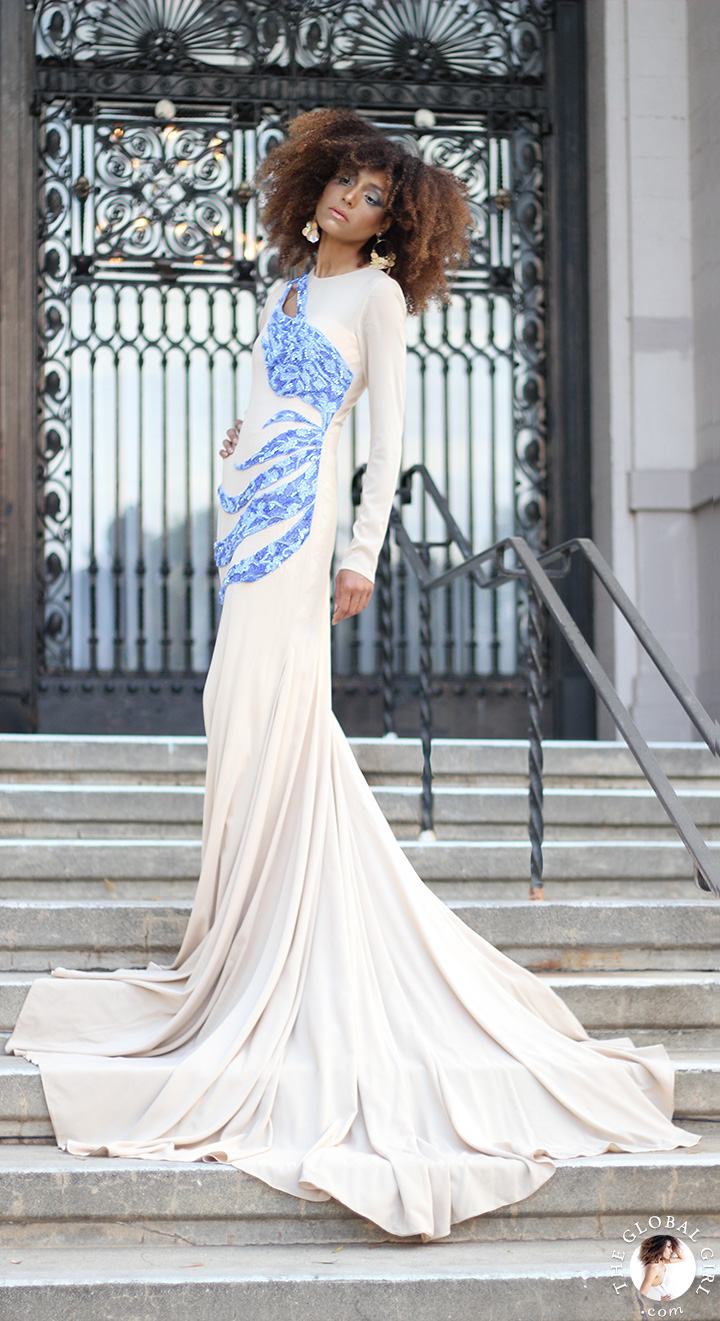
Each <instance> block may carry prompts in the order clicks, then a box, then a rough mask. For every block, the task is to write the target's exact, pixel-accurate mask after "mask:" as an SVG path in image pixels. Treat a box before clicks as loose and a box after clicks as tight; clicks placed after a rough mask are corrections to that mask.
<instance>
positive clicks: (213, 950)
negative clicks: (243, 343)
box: [7, 267, 699, 1237]
mask: <svg viewBox="0 0 720 1321" xmlns="http://www.w3.org/2000/svg"><path fill="white" fill-rule="evenodd" d="M286 287H287V286H286V285H285V284H284V283H278V284H276V285H274V286H273V288H272V289H271V291H270V296H269V298H268V302H267V305H266V307H265V310H264V313H263V317H262V320H261V325H260V334H259V336H258V340H257V342H256V344H255V347H254V351H253V361H254V366H253V388H252V394H251V399H250V402H249V405H248V408H247V410H246V414H245V420H244V424H243V427H242V430H241V433H240V438H239V443H238V447H237V449H236V451H235V454H234V455H232V456H231V457H230V458H228V459H226V460H225V462H224V474H223V485H222V486H221V488H220V498H221V509H220V512H219V519H218V541H217V544H216V557H217V561H218V565H219V568H220V576H221V580H222V590H223V592H225V589H227V590H226V594H225V597H224V604H223V609H222V614H221V619H220V625H219V630H218V636H217V642H216V646H215V651H214V654H213V659H212V664H211V666H210V671H209V673H208V677H207V683H206V687H205V695H204V711H205V723H206V730H207V739H208V764H207V781H206V795H205V808H204V820H203V857H202V868H201V873H200V878H199V883H198V889H197V896H196V899H195V903H194V907H193V910H192V913H191V916H190V920H189V923H188V927H187V932H186V935H185V938H184V940H183V943H182V948H181V950H180V952H179V954H178V956H177V959H176V960H175V962H174V963H173V964H172V966H170V967H161V966H160V965H158V964H156V963H150V964H149V966H148V967H147V968H143V969H140V970H130V971H128V970H121V971H118V972H96V973H94V972H77V971H70V970H68V969H64V968H58V969H56V970H55V971H54V972H53V974H52V976H51V977H44V978H40V979H39V980H37V981H36V982H35V983H34V984H33V986H32V989H31V990H30V992H29V994H28V997H27V999H26V1002H25V1005H24V1007H23V1010H22V1012H21V1014H20V1018H19V1021H18V1023H17V1026H16V1028H15V1031H14V1033H13V1035H12V1037H11V1039H10V1041H9V1043H8V1046H7V1050H9V1051H10V1052H14V1053H16V1054H18V1055H24V1056H26V1057H27V1058H28V1059H29V1060H32V1061H34V1062H35V1063H37V1064H38V1065H39V1066H40V1070H41V1074H42V1082H43V1086H44V1089H45V1094H46V1097H47V1103H48V1108H49V1111H50V1115H51V1118H52V1122H53V1126H54V1130H55V1134H56V1137H57V1141H58V1143H59V1145H60V1146H61V1147H63V1148H65V1149H66V1150H67V1151H69V1152H72V1153H74V1154H76V1155H83V1156H88V1155H92V1154H100V1155H106V1154H109V1155H111V1156H123V1157H142V1158H146V1159H148V1160H158V1159H159V1160H169V1161H196V1160H217V1161H226V1162H230V1163H231V1164H233V1165H235V1166H236V1167H237V1168H238V1169H240V1170H244V1171H246V1172H247V1173H248V1174H251V1175H254V1176H256V1177H257V1178H259V1179H262V1180H264V1181H265V1182H266V1183H268V1184H270V1185H272V1186H273V1187H275V1188H279V1189H282V1190H284V1191H285V1192H287V1193H292V1194H294V1195H296V1196H297V1197H302V1198H307V1199H311V1200H323V1199H327V1198H329V1197H334V1198H337V1200H338V1201H340V1202H342V1203H344V1204H345V1205H346V1206H348V1207H351V1208H352V1209H353V1210H354V1211H356V1212H358V1213H359V1214H361V1215H363V1216H366V1217H368V1218H369V1219H370V1220H372V1221H375V1222H376V1223H377V1224H378V1225H380V1226H382V1227H383V1228H384V1229H385V1230H387V1231H389V1232H390V1233H392V1234H394V1235H416V1234H421V1235H425V1236H428V1237H441V1236H443V1235H445V1234H447V1233H448V1232H449V1230H450V1227H451V1225H452V1224H454V1223H455V1222H457V1221H461V1220H464V1219H466V1218H467V1217H469V1216H474V1215H478V1214H480V1213H481V1212H487V1211H492V1210H493V1209H495V1208H497V1207H501V1206H505V1205H508V1204H511V1203H514V1202H517V1201H519V1200H521V1199H522V1198H525V1197H527V1196H529V1194H531V1193H532V1192H534V1191H535V1189H537V1188H539V1187H540V1186H541V1184H543V1183H544V1182H545V1181H546V1180H547V1179H549V1178H550V1177H551V1175H552V1174H553V1171H554V1168H555V1167H554V1165H553V1158H554V1157H556V1158H559V1157H576V1156H582V1155H588V1156H590V1155H593V1156H594V1155H597V1154H598V1153H600V1152H604V1151H618V1150H620V1151H631V1152H645V1151H654V1150H668V1149H671V1148H674V1147H678V1146H681V1147H682V1146H692V1145H694V1144H695V1143H696V1142H697V1141H698V1140H699V1138H698V1135H697V1134H694V1133H691V1132H688V1131H686V1130H685V1129H683V1128H679V1127H677V1126H675V1125H674V1124H673V1123H672V1118H671V1117H672V1113H673V1089H674V1066H673V1064H672V1062H671V1060H670V1059H669V1057H668V1054H667V1052H666V1050H665V1048H664V1046H662V1045H660V1044H657V1045H650V1046H641V1047H638V1046H635V1045H633V1043H632V1041H631V1040H630V1039H629V1038H626V1037H624V1038H622V1039H614V1040H608V1041H598V1040H593V1039H591V1038H590V1037H589V1036H588V1034H587V1032H586V1031H585V1029H584V1028H583V1026H582V1024H581V1023H580V1022H579V1020H578V1019H577V1018H576V1017H575V1016H574V1014H572V1013H571V1011H570V1010H569V1009H568V1008H567V1007H566V1006H565V1004H564V1003H563V1001H562V1000H561V999H560V998H559V996H558V995H556V994H555V992H554V991H553V990H552V989H551V988H550V987H549V986H548V985H547V984H546V983H545V982H543V981H541V980H540V979H539V978H537V977H535V976H534V975H533V974H532V973H530V972H529V971H527V970H526V969H524V968H522V967H521V966H520V965H519V964H517V963H515V962H514V961H513V960H512V959H509V958H508V957H507V956H505V955H504V954H502V953H500V952H499V951H498V950H496V949H495V948H494V947H493V946H492V945H491V944H489V943H488V942H487V941H485V940H484V939H483V938H482V937H481V936H479V935H476V934H474V933H473V932H472V931H470V930H469V929H468V928H467V927H466V926H465V925H464V924H463V923H462V922H461V921H460V920H459V919H458V918H457V917H455V916H454V915H453V914H452V913H451V912H450V911H449V909H448V908H447V907H445V905H444V904H443V903H442V902H441V901H440V900H439V899H438V898H437V897H436V896H435V895H433V894H432V893H431V891H430V890H428V889H427V888H426V887H425V885H424V884H423V882H422V881H421V880H420V879H419V877H418V876H417V875H416V873H415V872H414V870H413V868H412V867H411V865H410V863H409V862H408V861H407V860H406V858H405V857H404V855H403V853H402V850H401V848H400V846H399V845H398V843H397V842H396V840H395V838H394V836H393V834H392V831H391V829H390V827H389V825H388V824H387V822H386V821H385V819H384V817H383V815H382V812H381V811H380V808H379V807H378V806H377V804H376V803H375V801H374V798H373V795H372V792H371V790H370V788H369V787H368V786H367V784H366V782H365V780H364V778H363V776H362V774H361V772H360V770H359V769H358V766H357V764H356V762H355V759H354V757H353V754H352V751H351V749H350V747H349V745H348V743H347V741H346V739H345V737H344V735H343V733H342V731H341V729H340V727H339V725H338V723H337V721H336V720H335V718H334V716H333V714H332V710H331V685H330V610H329V571H330V565H331V557H332V552H333V547H334V542H335V531H336V476H335V454H336V449H337V443H338V436H339V434H340V429H341V427H342V424H343V421H344V419H345V417H346V416H347V414H348V412H349V410H350V409H351V407H352V406H353V404H354V403H355V401H356V399H357V398H358V396H359V395H360V394H361V393H362V391H363V390H364V389H365V387H366V386H367V387H368V388H369V402H370V418H371V450H370V458H369V463H368V468H367V472H366V476H365V483H364V490H363V498H362V503H361V506H360V509H359V512H358V517H357V520H356V523H355V527H354V529H353V540H352V542H351V545H350V548H349V550H348V551H347V553H346V555H345V556H344V558H343V560H342V567H345V568H352V569H355V570H357V571H358V572H360V573H362V574H364V575H365V576H366V577H368V578H369V579H371V580H372V579H373V577H374V573H375V566H376V562H377V557H378V553H379V550H380V547H381V545H382V542H383V538H384V534H385V530H386V527H387V521H388V517H389V511H390V506H391V502H392V497H393V492H394V489H395V484H396V479H397V474H398V469H399V464H400V445H401V432H402V415H403V406H404V391H405V307H404V302H403V298H402V295H401V292H400V288H399V286H398V284H397V283H396V282H395V281H394V280H393V279H391V278H390V277H389V276H387V275H386V274H384V273H383V272H382V271H378V270H376V269H373V268H372V267H366V268H363V269H361V270H357V271H352V272H349V273H347V274H344V275H337V276H333V277H329V278H322V279H321V278H318V277H317V276H316V275H315V274H314V272H311V273H310V274H309V275H306V276H303V277H302V278H301V279H300V280H299V282H298V284H297V292H298V308H297V315H296V316H295V317H293V318H291V317H289V316H288V315H287V314H286V313H285V311H284V310H283V307H282V301H283V298H284V291H285V289H286Z"/></svg>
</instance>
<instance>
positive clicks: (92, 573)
mask: <svg viewBox="0 0 720 1321" xmlns="http://www.w3.org/2000/svg"><path fill="white" fill-rule="evenodd" d="M95 300H96V291H95V290H94V289H93V292H92V297H91V300H90V309H91V311H90V317H91V325H92V326H93V327H94V326H95ZM89 376H90V414H89V420H90V560H89V563H88V588H89V593H90V601H89V607H90V619H89V625H90V636H89V639H88V643H89V647H90V657H89V659H90V665H89V669H90V673H91V674H97V671H98V618H97V580H98V572H99V566H98V560H97V546H96V540H95V538H96V531H97V527H96V524H97V508H96V502H95V440H96V427H95V388H94V387H95V349H92V351H91V353H90V372H89Z"/></svg>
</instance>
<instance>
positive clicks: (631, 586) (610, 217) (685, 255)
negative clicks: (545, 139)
mask: <svg viewBox="0 0 720 1321" xmlns="http://www.w3.org/2000/svg"><path fill="white" fill-rule="evenodd" d="M689 8H690V9H692V3H691V4H690V6H689ZM687 17H688V6H687V4H686V0H588V46H589V59H588V84H589V96H588V113H589V144H590V147H589V155H590V169H589V180H590V206H589V212H590V253H591V281H590V287H591V358H592V366H591V382H592V399H593V407H592V426H593V464H594V471H593V525H594V528H595V534H596V539H597V541H598V544H599V546H600V549H601V550H602V551H603V553H604V554H605V555H606V557H607V558H608V559H609V560H610V563H611V564H612V566H613V568H614V570H615V572H616V574H617V576H618V578H619V579H620V580H621V582H622V583H623V585H624V587H625V588H626V590H627V591H628V593H629V595H630V596H631V597H632V599H633V600H634V601H635V602H636V604H637V606H638V608H639V609H640V612H641V614H642V615H643V616H644V617H645V619H646V620H647V622H648V624H649V625H650V627H651V629H652V630H653V632H654V633H655V634H656V636H657V637H658V639H659V640H660V642H661V643H662V644H663V646H664V647H665V648H666V650H667V651H668V653H669V654H670V656H671V658H672V659H673V660H674V661H675V663H676V665H677V666H678V668H679V669H680V671H681V672H682V673H683V675H684V676H685V678H686V679H687V680H688V681H689V682H690V684H691V685H696V684H697V680H698V660H699V655H698V572H697V570H698V552H697V524H696V517H695V514H694V509H695V503H694V495H693V491H694V484H695V483H696V481H697V478H696V477H695V476H694V474H695V472H696V469H697V457H696V450H695V393H694V374H693V367H694V358H693V354H694V334H693V299H692V292H693V289H692V260H691V249H692V211H691V197H690V132H689V87H688V65H687V38H688V30H687ZM596 638H597V640H598V643H599V650H600V652H601V655H602V658H603V660H604V662H605V663H606V665H607V666H608V667H609V668H610V671H611V673H612V674H613V675H614V679H615V683H616V686H617V688H618V690H619V692H620V695H621V697H622V698H623V700H624V701H625V702H626V703H627V704H628V705H629V706H630V709H631V711H632V713H633V715H634V717H635V719H636V720H637V722H638V724H639V726H640V728H641V730H642V732H643V733H644V734H645V736H646V737H648V738H651V739H686V738H692V737H696V736H695V735H694V733H693V732H692V728H691V726H690V724H689V721H688V720H687V718H686V717H685V715H684V713H683V712H682V710H681V709H680V708H679V706H678V704H677V703H676V701H675V699H674V698H673V697H672V695H671V694H670V693H669V692H668V690H667V689H666V688H665V686H664V684H663V683H662V681H661V680H660V678H659V676H658V675H657V673H656V671H655V669H654V667H653V665H652V664H651V662H650V661H648V660H647V659H646V657H645V655H644V653H642V652H640V650H639V649H638V647H637V645H636V643H635V641H634V639H633V637H632V636H631V635H630V633H629V630H627V629H626V627H625V626H624V625H622V624H619V623H618V622H617V620H613V619H612V617H611V612H610V611H609V610H608V609H607V607H606V605H605V603H604V601H603V600H602V597H601V596H599V599H598V603H597V611H596ZM600 732H601V733H602V735H604V736H605V737H611V736H612V732H613V731H612V729H611V727H610V726H609V724H608V722H607V720H605V721H604V722H601V723H600Z"/></svg>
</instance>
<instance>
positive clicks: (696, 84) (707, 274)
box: [687, 0, 720, 720]
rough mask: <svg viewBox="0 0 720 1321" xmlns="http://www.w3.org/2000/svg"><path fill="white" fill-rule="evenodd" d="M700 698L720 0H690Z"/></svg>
mask: <svg viewBox="0 0 720 1321" xmlns="http://www.w3.org/2000/svg"><path fill="white" fill-rule="evenodd" d="M687 12H688V71H689V88H690V194H691V199H692V281H693V320H694V326H695V427H696V448H697V469H696V471H695V472H694V473H693V476H692V483H691V488H690V498H691V500H692V501H693V503H694V506H695V508H696V510H697V513H696V514H695V522H696V532H697V558H698V631H699V665H698V679H697V689H698V697H699V698H700V701H701V702H703V704H704V705H705V706H706V707H707V709H708V711H709V712H710V714H711V715H712V716H713V717H714V718H715V719H716V720H717V719H720V584H719V583H718V571H719V570H720V247H719V246H718V226H720V6H719V5H718V4H717V2H716V0H689V3H688V11H687Z"/></svg>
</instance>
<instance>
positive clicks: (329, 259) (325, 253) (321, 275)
mask: <svg viewBox="0 0 720 1321" xmlns="http://www.w3.org/2000/svg"><path fill="white" fill-rule="evenodd" d="M361 253H362V248H348V245H347V243H338V242H337V241H336V240H335V239H333V238H332V237H331V236H330V235H329V234H321V235H320V242H319V244H318V251H317V261H316V262H315V274H316V276H317V277H318V279H319V280H325V279H328V278H329V277H330V276H331V275H347V274H348V272H349V271H357V270H360V269H361V268H362V267H363V266H367V264H368V263H367V262H366V261H363V258H362V256H361Z"/></svg>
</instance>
